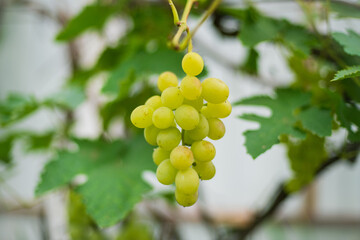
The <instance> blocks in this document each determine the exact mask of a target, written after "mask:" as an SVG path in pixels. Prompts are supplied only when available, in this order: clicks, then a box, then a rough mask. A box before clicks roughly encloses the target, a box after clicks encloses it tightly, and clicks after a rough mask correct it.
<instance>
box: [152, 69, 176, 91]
mask: <svg viewBox="0 0 360 240" xmlns="http://www.w3.org/2000/svg"><path fill="white" fill-rule="evenodd" d="M157 85H158V88H159V90H160V91H161V92H162V91H164V90H165V89H167V88H169V87H177V85H178V79H177V77H176V75H175V74H174V73H172V72H163V73H162V74H160V76H159V78H158V82H157Z"/></svg>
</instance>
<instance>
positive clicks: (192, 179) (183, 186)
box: [175, 167, 200, 194]
mask: <svg viewBox="0 0 360 240" xmlns="http://www.w3.org/2000/svg"><path fill="white" fill-rule="evenodd" d="M199 182H200V180H199V175H198V174H197V172H196V171H195V170H194V169H193V168H191V167H190V168H188V169H186V170H180V171H178V172H177V174H176V178H175V186H176V189H177V190H178V191H179V192H181V193H184V194H194V193H196V192H197V190H198V188H199Z"/></svg>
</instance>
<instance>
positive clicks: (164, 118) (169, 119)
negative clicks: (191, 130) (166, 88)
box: [152, 107, 174, 129]
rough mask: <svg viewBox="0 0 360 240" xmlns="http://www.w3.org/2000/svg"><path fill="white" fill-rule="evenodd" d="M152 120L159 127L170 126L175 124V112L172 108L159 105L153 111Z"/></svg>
mask: <svg viewBox="0 0 360 240" xmlns="http://www.w3.org/2000/svg"><path fill="white" fill-rule="evenodd" d="M152 122H153V124H154V125H155V127H157V128H160V129H165V128H169V127H170V126H172V125H173V124H174V113H173V111H172V110H171V109H170V108H167V107H159V108H158V109H156V110H155V111H154V113H153V116H152Z"/></svg>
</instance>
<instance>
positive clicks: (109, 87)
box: [102, 47, 184, 94]
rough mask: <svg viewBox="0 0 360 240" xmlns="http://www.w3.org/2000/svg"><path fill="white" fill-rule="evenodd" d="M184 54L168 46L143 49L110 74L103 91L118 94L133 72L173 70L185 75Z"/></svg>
mask: <svg viewBox="0 0 360 240" xmlns="http://www.w3.org/2000/svg"><path fill="white" fill-rule="evenodd" d="M181 59H182V54H180V53H177V52H175V51H173V50H170V49H168V48H164V47H161V48H159V49H156V50H155V51H146V50H141V51H138V52H137V53H135V54H134V55H133V56H131V57H129V58H128V59H126V60H124V61H122V62H121V63H120V64H119V65H118V67H117V68H115V70H114V71H113V72H112V73H111V74H110V77H109V79H108V80H107V82H106V83H105V85H104V87H103V89H102V91H103V92H104V93H109V94H117V93H118V92H119V90H120V87H121V84H122V81H124V80H125V79H126V78H127V77H128V76H129V74H130V73H131V72H133V73H135V74H136V75H140V76H141V75H150V74H160V73H162V72H164V71H172V72H174V73H175V74H176V75H178V76H179V75H180V76H181V75H184V73H183V72H182V70H181Z"/></svg>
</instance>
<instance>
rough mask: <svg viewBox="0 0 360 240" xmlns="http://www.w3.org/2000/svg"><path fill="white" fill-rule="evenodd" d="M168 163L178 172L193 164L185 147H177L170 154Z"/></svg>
mask: <svg viewBox="0 0 360 240" xmlns="http://www.w3.org/2000/svg"><path fill="white" fill-rule="evenodd" d="M170 162H171V164H172V165H173V166H174V167H175V168H176V169H178V170H185V169H187V168H189V167H190V166H191V164H193V162H194V156H193V153H192V152H191V150H190V149H189V148H187V147H185V146H177V147H176V148H174V149H173V150H172V151H171V153H170Z"/></svg>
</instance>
